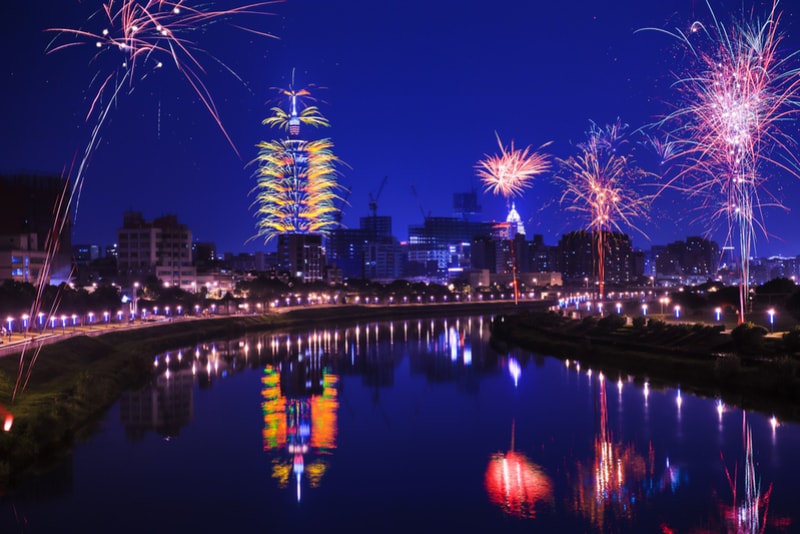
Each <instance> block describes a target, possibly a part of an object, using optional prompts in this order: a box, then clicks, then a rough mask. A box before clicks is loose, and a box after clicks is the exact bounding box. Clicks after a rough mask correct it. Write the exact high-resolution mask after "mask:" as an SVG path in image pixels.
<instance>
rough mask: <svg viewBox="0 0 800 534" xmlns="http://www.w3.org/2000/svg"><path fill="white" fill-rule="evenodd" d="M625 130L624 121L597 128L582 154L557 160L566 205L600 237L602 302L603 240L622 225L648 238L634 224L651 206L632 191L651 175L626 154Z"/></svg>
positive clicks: (603, 272)
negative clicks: (587, 222)
mask: <svg viewBox="0 0 800 534" xmlns="http://www.w3.org/2000/svg"><path fill="white" fill-rule="evenodd" d="M625 128H626V126H625V125H623V124H622V123H621V122H620V121H619V120H617V121H616V122H615V123H614V124H611V125H608V126H606V127H605V128H600V127H598V126H596V125H595V124H592V126H591V128H590V129H589V131H588V133H587V140H586V142H584V143H580V144H579V145H578V150H579V153H578V154H577V155H575V156H571V157H570V158H568V159H566V160H561V159H559V160H558V162H559V165H560V171H559V173H558V174H557V175H556V180H557V181H559V182H561V183H562V184H563V187H564V191H563V193H562V195H561V203H562V204H565V203H566V204H568V205H567V208H566V209H567V210H569V211H574V212H578V213H580V214H582V215H583V216H585V217H586V218H587V219H588V220H589V224H588V228H589V230H591V231H592V232H593V233H594V235H595V239H596V245H597V274H598V280H599V290H600V298H602V297H603V292H604V285H605V252H606V248H607V247H608V243H606V242H605V239H604V237H605V236H606V235H607V234H610V233H611V232H613V231H622V230H623V227H628V228H631V229H635V230H637V231H639V232H640V233H641V234H642V235H645V234H644V232H642V230H640V229H639V228H638V227H637V226H636V225H635V219H637V218H642V217H644V216H646V214H647V206H648V204H649V202H650V198H649V197H647V196H644V195H640V194H639V193H637V192H636V190H635V188H634V187H633V186H634V185H635V184H636V183H637V182H638V181H640V180H641V178H643V177H644V176H647V173H646V172H645V171H643V170H642V169H641V168H640V167H638V166H637V165H636V164H635V163H634V162H633V160H632V157H631V156H630V155H629V154H626V152H625V148H626V144H627V143H626V140H625V138H624V130H625ZM645 237H646V235H645Z"/></svg>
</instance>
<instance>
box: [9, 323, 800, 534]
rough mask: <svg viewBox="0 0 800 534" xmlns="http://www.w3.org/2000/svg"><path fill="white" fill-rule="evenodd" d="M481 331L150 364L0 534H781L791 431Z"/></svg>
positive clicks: (303, 342)
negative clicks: (503, 345) (514, 348)
mask: <svg viewBox="0 0 800 534" xmlns="http://www.w3.org/2000/svg"><path fill="white" fill-rule="evenodd" d="M488 325H489V320H488V318H487V319H481V318H472V319H448V320H443V319H442V320H433V321H431V320H424V321H398V322H394V323H381V324H366V323H361V324H360V325H358V326H353V327H351V328H346V329H338V330H326V329H325V328H323V327H321V326H319V325H317V327H316V328H314V329H312V330H310V331H308V332H293V333H289V334H287V333H282V334H269V335H262V336H260V337H252V338H247V339H241V340H237V341H235V342H224V343H208V344H204V345H202V346H198V347H186V348H184V349H183V350H180V351H177V350H176V351H172V352H170V353H164V354H159V355H157V356H156V357H155V358H154V365H156V366H158V369H159V370H161V371H163V373H162V374H161V376H160V377H159V378H158V380H157V381H156V382H155V383H154V384H153V386H152V387H151V388H149V389H147V390H145V391H139V392H136V393H130V394H126V395H125V396H124V397H123V398H122V399H121V400H120V402H118V403H117V404H116V405H115V406H114V407H113V408H112V409H111V410H110V412H109V413H108V417H107V418H106V419H105V421H104V422H103V423H102V424H101V425H100V428H99V429H98V431H97V433H96V434H95V435H94V436H93V437H92V438H91V439H90V440H88V441H87V442H84V443H80V444H78V445H77V446H76V447H75V450H74V453H73V454H72V455H71V457H69V458H67V459H66V460H65V461H64V462H62V464H61V465H59V466H58V467H57V468H56V469H55V470H54V471H53V472H52V473H50V474H48V475H47V476H44V477H42V478H39V479H36V480H31V481H29V482H28V483H26V484H25V485H24V486H23V487H21V488H17V489H15V490H14V491H13V492H11V493H10V494H9V495H6V496H4V497H2V498H0V499H1V500H0V503H1V504H0V532H2V533H5V532H81V533H94V532H104V533H105V532H109V533H120V532H137V533H138V532H142V533H145V532H147V533H150V532H153V533H160V532H169V533H175V532H309V533H312V532H313V533H324V532H376V533H385V532H404V533H406V532H408V533H411V534H418V533H423V532H436V533H440V532H441V533H450V532H480V533H484V532H486V533H492V532H653V533H662V534H666V533H672V532H675V533H679V532H686V533H700V532H737V533H748V534H750V533H753V534H755V533H757V532H793V531H798V530H800V507H798V503H799V502H800V479H799V478H798V475H800V459H799V458H800V447H799V446H800V427H798V426H797V425H793V424H784V423H781V422H779V421H774V420H773V419H771V417H770V415H769V414H767V415H764V414H757V413H746V414H745V413H743V412H742V411H741V410H739V409H737V408H735V407H729V406H722V405H720V404H718V403H717V402H716V401H715V400H714V399H701V398H696V397H693V396H691V395H688V394H685V393H684V394H681V393H680V391H678V390H676V389H666V390H657V389H656V388H654V387H652V386H650V385H649V384H647V383H635V382H634V381H633V380H630V379H628V377H625V376H623V377H618V376H603V375H602V374H600V373H598V372H596V371H595V372H592V371H591V370H589V369H587V368H586V367H585V366H581V365H580V364H579V362H575V361H569V362H567V363H565V362H563V361H561V360H558V359H555V358H549V357H543V356H538V355H530V354H527V353H524V352H512V353H510V354H509V353H505V352H503V353H498V352H496V351H495V350H493V349H492V348H490V347H489V344H488V339H489V330H488Z"/></svg>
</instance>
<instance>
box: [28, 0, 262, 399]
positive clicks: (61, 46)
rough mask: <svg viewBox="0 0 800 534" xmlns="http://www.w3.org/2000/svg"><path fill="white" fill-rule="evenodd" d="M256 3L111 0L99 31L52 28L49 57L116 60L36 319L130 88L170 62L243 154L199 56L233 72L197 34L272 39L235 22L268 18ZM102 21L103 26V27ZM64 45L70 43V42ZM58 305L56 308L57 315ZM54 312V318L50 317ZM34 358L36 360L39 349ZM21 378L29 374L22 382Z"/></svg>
mask: <svg viewBox="0 0 800 534" xmlns="http://www.w3.org/2000/svg"><path fill="white" fill-rule="evenodd" d="M275 3H276V2H275V1H270V2H255V3H251V4H247V5H241V6H238V7H229V8H226V9H211V8H210V5H211V4H210V3H202V4H198V6H196V7H193V6H191V5H190V4H189V3H188V2H187V1H186V0H172V1H170V0H107V1H105V2H102V3H101V4H100V8H99V9H98V10H97V11H96V12H95V13H94V15H92V17H90V18H89V20H88V21H87V22H88V23H89V24H91V25H98V26H99V28H100V29H82V28H49V29H47V30H46V31H49V32H54V33H56V37H55V38H54V39H53V41H52V42H51V44H50V46H49V47H48V53H56V52H60V51H63V50H65V49H69V48H73V47H79V46H84V47H85V46H89V47H91V48H93V49H94V53H93V58H92V61H93V62H100V60H101V58H105V57H107V56H109V55H114V56H115V57H114V58H113V59H112V64H113V65H114V67H113V68H112V69H110V71H109V72H106V73H102V72H100V73H98V74H97V76H96V78H95V79H96V80H98V81H99V83H98V89H97V92H96V93H95V95H94V97H93V99H92V101H91V104H90V106H89V109H88V111H87V114H86V121H87V122H92V121H93V123H94V126H93V127H92V129H91V134H90V137H89V141H88V143H87V145H86V147H85V149H84V151H83V155H82V157H81V159H80V161H79V163H78V165H77V167H75V168H74V169H73V171H74V173H73V172H70V176H71V178H70V180H69V181H68V186H67V187H66V188H65V190H64V193H63V195H62V198H61V199H60V200H59V201H58V203H57V205H56V207H55V210H54V215H55V221H56V222H55V224H54V226H53V228H52V229H51V231H50V235H49V236H48V238H47V243H46V246H45V249H46V253H47V259H46V261H45V264H44V266H43V269H42V271H41V273H40V275H39V279H38V280H37V286H38V287H37V293H38V297H37V298H36V300H35V301H34V304H33V306H32V309H31V314H30V315H31V317H35V316H36V315H37V314H38V313H39V310H40V307H41V294H42V291H43V287H44V285H45V283H46V281H47V280H48V279H49V277H50V269H51V267H52V262H53V259H54V257H55V255H56V253H57V252H58V250H59V247H60V242H59V240H60V236H61V235H62V234H63V232H64V229H65V228H66V226H67V223H68V221H69V216H70V213H71V212H73V213H76V212H77V206H78V202H79V198H80V192H81V190H82V188H83V181H84V178H85V174H86V170H87V167H88V165H89V161H90V160H91V156H92V154H93V153H94V151H95V150H96V149H97V146H98V144H99V142H100V133H101V130H102V127H103V125H104V124H105V123H106V121H107V119H108V117H109V114H110V113H111V110H112V108H113V107H114V106H115V105H116V104H117V103H118V99H119V97H120V95H121V94H123V93H124V92H125V91H127V92H128V93H130V92H131V91H132V90H133V89H134V87H135V86H136V84H137V83H138V82H141V81H142V80H144V79H145V78H147V76H149V75H150V74H152V73H153V72H155V71H156V70H158V69H161V68H164V66H165V64H171V65H172V66H173V67H174V68H175V69H176V70H177V71H178V72H179V73H180V74H181V75H182V77H183V78H184V79H185V80H186V81H187V82H188V84H189V86H190V87H191V88H192V90H193V91H194V93H195V94H196V95H197V96H198V98H199V99H200V100H201V101H202V103H203V105H204V106H205V108H206V109H207V110H208V112H209V113H210V114H211V117H212V118H213V120H214V121H215V123H216V124H217V126H218V127H219V129H220V131H221V132H222V133H223V135H224V136H225V138H226V139H227V140H228V143H229V144H230V145H231V147H233V150H234V151H235V152H236V153H237V155H238V151H236V147H235V146H234V144H233V141H232V139H231V138H230V136H229V135H228V133H227V131H226V130H225V128H224V127H223V125H222V121H221V119H220V116H219V113H218V112H217V109H216V105H215V104H214V100H213V98H212V95H211V93H210V92H209V90H208V88H207V87H206V86H205V84H204V83H203V74H204V73H205V69H204V67H203V63H202V62H201V61H200V59H199V55H200V53H201V52H203V53H205V54H207V55H208V56H209V57H211V58H212V59H213V61H215V62H216V63H217V64H220V65H222V67H223V68H225V69H226V70H228V71H229V72H232V71H231V70H230V69H228V68H227V66H225V65H224V64H222V63H221V62H220V61H219V60H217V59H216V58H214V57H213V56H211V54H209V53H208V52H207V51H205V50H203V49H202V48H201V47H200V45H199V43H197V42H195V41H194V40H193V37H194V36H198V37H199V36H202V35H203V34H204V33H205V32H206V30H207V29H208V28H209V27H211V26H213V25H216V24H218V23H220V22H229V23H230V24H231V25H233V26H234V27H236V28H238V29H242V30H244V31H247V32H251V33H254V34H257V35H261V36H265V37H272V36H271V35H270V34H268V33H265V32H262V31H258V30H255V29H253V28H248V27H245V26H242V25H241V24H238V23H234V22H233V21H234V20H236V19H241V18H251V17H254V16H263V15H269V13H267V12H266V11H264V8H265V7H266V6H268V5H272V4H275ZM98 23H99V24H98ZM65 41H66V42H65ZM54 311H55V308H53V309H51V310H50V313H51V314H52V313H54ZM49 316H50V315H48V318H49ZM36 355H38V350H37V353H36ZM36 355H34V358H33V359H32V361H31V362H30V363H29V364H28V366H27V372H24V371H23V369H24V367H25V364H24V361H25V354H24V350H23V353H22V355H21V357H20V371H19V375H18V378H17V381H16V384H15V387H14V393H13V397H16V395H17V393H18V390H19V389H20V386H22V390H24V385H25V384H27V381H28V379H29V378H30V373H31V370H32V368H33V363H34V362H35V359H36ZM23 373H25V374H26V375H27V376H26V377H25V380H24V382H22V377H23Z"/></svg>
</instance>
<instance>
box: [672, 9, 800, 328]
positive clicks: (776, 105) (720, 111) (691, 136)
mask: <svg viewBox="0 0 800 534" xmlns="http://www.w3.org/2000/svg"><path fill="white" fill-rule="evenodd" d="M777 6H778V2H777V1H774V2H773V4H772V8H771V10H770V11H769V14H768V16H767V17H766V19H765V20H764V21H757V20H752V21H747V20H745V21H742V22H740V23H734V24H731V25H730V26H725V25H723V24H722V23H720V21H719V20H718V19H717V18H716V16H715V15H714V13H713V11H712V10H711V9H710V6H709V11H710V14H711V18H712V20H713V23H712V24H711V25H710V26H708V27H707V26H705V25H703V24H701V23H699V22H696V23H694V24H692V26H691V30H690V31H689V32H688V33H684V32H682V31H677V32H674V33H671V32H666V33H668V34H669V35H672V36H673V37H675V38H677V39H678V40H679V42H680V43H681V44H682V45H684V46H685V48H686V49H687V50H688V51H689V52H690V57H691V66H690V68H688V69H687V71H686V72H685V73H684V74H683V75H681V76H680V77H679V78H678V79H677V82H676V84H675V85H676V87H677V90H678V91H679V93H680V97H681V98H680V103H679V106H680V107H678V108H677V109H676V110H675V111H673V112H672V113H671V114H670V115H668V116H667V117H666V118H665V119H664V121H663V122H662V124H663V125H664V126H666V127H668V128H671V130H672V135H673V136H674V137H675V138H677V139H680V140H681V143H680V146H681V150H679V151H678V153H677V154H676V155H675V158H676V160H677V161H678V162H679V165H678V169H679V171H678V172H677V173H676V174H675V176H674V177H672V178H671V179H670V180H668V182H667V184H666V185H665V187H672V188H675V189H679V190H681V191H684V192H685V193H687V194H688V195H690V196H692V197H697V198H700V199H701V200H702V205H703V206H704V207H705V208H708V209H710V211H711V214H712V219H714V220H720V221H724V222H725V223H726V224H727V228H728V232H727V236H726V243H725V244H726V245H732V244H734V243H736V244H738V248H739V253H740V257H741V266H740V284H739V289H740V291H739V294H740V296H739V299H740V302H739V321H740V322H743V321H744V320H745V310H746V302H747V295H748V292H749V283H750V280H749V278H750V275H749V258H750V255H751V251H752V250H753V248H754V247H755V244H756V230H757V229H758V230H760V232H762V233H764V235H765V236H766V235H767V230H766V226H765V224H764V220H763V212H762V210H763V209H764V208H765V207H769V206H771V207H775V206H777V207H782V206H781V203H780V201H779V200H778V199H776V198H775V197H774V196H773V195H772V194H771V193H770V192H769V191H768V190H767V188H766V184H767V180H766V176H767V168H771V169H772V171H776V172H786V173H788V174H791V175H794V176H798V172H797V169H798V160H797V158H796V156H795V155H794V153H793V151H792V150H790V147H792V146H793V145H794V142H793V141H792V139H791V138H790V137H789V136H788V135H787V134H786V133H785V132H784V131H783V130H782V127H783V126H784V124H786V123H787V122H789V121H791V120H792V119H794V118H795V117H796V115H797V113H798V97H799V96H800V90H799V89H800V76H798V74H800V72H798V69H797V68H796V67H793V65H792V62H793V61H794V58H795V55H796V52H795V53H792V54H790V55H788V56H786V57H785V58H781V56H780V55H779V48H780V44H781V42H782V36H781V34H780V33H779V32H778V26H779V22H780V18H781V14H780V12H779V11H778V10H777Z"/></svg>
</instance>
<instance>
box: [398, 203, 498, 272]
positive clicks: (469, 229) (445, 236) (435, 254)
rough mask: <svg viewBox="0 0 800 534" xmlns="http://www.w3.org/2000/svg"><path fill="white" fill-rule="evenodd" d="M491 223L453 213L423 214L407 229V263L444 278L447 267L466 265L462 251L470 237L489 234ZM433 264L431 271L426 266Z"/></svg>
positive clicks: (465, 248)
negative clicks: (421, 219)
mask: <svg viewBox="0 0 800 534" xmlns="http://www.w3.org/2000/svg"><path fill="white" fill-rule="evenodd" d="M492 226H493V224H492V223H485V222H472V221H466V220H463V219H459V218H456V217H426V218H425V221H424V223H423V224H422V225H421V226H415V225H412V226H410V227H409V229H408V263H409V267H411V264H413V263H416V264H418V265H420V266H426V267H425V272H426V276H428V277H435V278H439V279H441V280H444V279H446V277H447V272H448V268H453V267H461V268H465V269H467V268H470V267H471V264H470V257H469V256H466V255H464V254H463V253H464V252H467V251H468V250H469V247H468V246H461V245H463V244H466V245H469V244H471V243H472V241H473V239H474V238H476V237H479V236H490V235H492ZM432 265H435V272H430V269H429V268H428V267H429V266H432Z"/></svg>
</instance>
